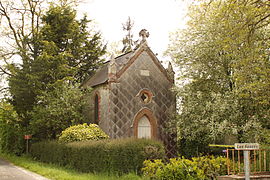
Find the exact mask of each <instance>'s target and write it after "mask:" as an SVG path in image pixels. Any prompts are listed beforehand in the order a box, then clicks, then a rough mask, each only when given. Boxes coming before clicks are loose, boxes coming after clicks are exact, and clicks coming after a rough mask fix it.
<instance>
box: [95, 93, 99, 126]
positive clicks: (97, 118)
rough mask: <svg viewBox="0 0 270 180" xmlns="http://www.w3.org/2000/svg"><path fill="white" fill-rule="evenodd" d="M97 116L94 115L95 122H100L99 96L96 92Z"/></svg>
mask: <svg viewBox="0 0 270 180" xmlns="http://www.w3.org/2000/svg"><path fill="white" fill-rule="evenodd" d="M94 109H95V116H94V123H95V124H98V123H99V97H98V95H97V94H96V95H95V107H94Z"/></svg>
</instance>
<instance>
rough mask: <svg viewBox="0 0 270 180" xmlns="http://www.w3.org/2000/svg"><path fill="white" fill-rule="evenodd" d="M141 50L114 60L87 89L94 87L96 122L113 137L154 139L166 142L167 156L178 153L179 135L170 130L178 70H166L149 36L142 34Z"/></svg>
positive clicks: (143, 31)
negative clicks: (173, 88)
mask: <svg viewBox="0 0 270 180" xmlns="http://www.w3.org/2000/svg"><path fill="white" fill-rule="evenodd" d="M140 36H141V38H142V40H141V42H140V44H139V45H138V47H137V48H136V49H135V50H133V51H131V52H128V53H125V54H123V55H120V56H118V57H115V58H114V57H112V58H111V59H110V61H108V62H107V63H105V64H104V65H103V66H102V67H101V68H100V69H99V70H98V71H97V72H96V73H95V74H94V75H93V76H92V77H90V78H89V79H88V80H86V82H85V83H84V84H83V87H92V88H93V98H92V100H91V101H92V104H93V105H94V112H92V113H90V114H92V116H93V118H92V119H94V122H92V123H96V124H98V125H99V126H100V128H101V129H102V130H103V131H104V132H105V133H106V134H108V135H109V136H110V137H111V138H126V137H136V138H151V139H158V140H161V141H163V142H164V144H165V146H166V149H167V154H168V155H170V156H171V155H173V154H175V148H176V147H175V145H176V143H175V141H176V140H175V138H176V133H169V132H168V131H167V130H166V127H167V126H168V124H169V123H170V122H169V121H170V118H171V116H172V115H173V114H174V113H175V111H176V109H175V106H176V98H175V95H174V93H173V92H172V91H171V88H172V87H173V85H174V71H173V68H172V65H171V63H169V65H168V68H167V69H165V68H164V67H163V65H162V64H161V62H160V61H159V60H158V58H157V57H156V55H155V54H154V53H153V52H152V50H151V49H150V47H149V46H148V44H147V41H146V38H147V37H148V36H149V33H148V32H147V31H146V30H145V29H143V30H142V31H140Z"/></svg>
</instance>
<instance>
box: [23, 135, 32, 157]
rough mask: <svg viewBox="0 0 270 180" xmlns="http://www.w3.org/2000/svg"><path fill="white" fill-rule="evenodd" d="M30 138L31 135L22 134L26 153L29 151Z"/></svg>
mask: <svg viewBox="0 0 270 180" xmlns="http://www.w3.org/2000/svg"><path fill="white" fill-rule="evenodd" d="M31 138H32V135H24V139H25V140H26V154H28V152H29V139H31Z"/></svg>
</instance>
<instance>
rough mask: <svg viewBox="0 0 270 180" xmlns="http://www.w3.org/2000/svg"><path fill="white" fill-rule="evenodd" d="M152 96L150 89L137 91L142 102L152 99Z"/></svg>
mask: <svg viewBox="0 0 270 180" xmlns="http://www.w3.org/2000/svg"><path fill="white" fill-rule="evenodd" d="M152 96H153V95H152V93H151V92H150V91H147V90H142V91H141V92H140V93H139V97H140V100H141V101H142V102H143V103H149V102H150V101H151V100H152Z"/></svg>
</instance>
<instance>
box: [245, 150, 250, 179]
mask: <svg viewBox="0 0 270 180" xmlns="http://www.w3.org/2000/svg"><path fill="white" fill-rule="evenodd" d="M244 166H245V167H244V169H245V180H250V165H249V151H244Z"/></svg>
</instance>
